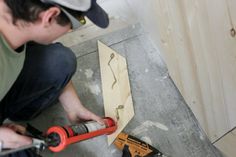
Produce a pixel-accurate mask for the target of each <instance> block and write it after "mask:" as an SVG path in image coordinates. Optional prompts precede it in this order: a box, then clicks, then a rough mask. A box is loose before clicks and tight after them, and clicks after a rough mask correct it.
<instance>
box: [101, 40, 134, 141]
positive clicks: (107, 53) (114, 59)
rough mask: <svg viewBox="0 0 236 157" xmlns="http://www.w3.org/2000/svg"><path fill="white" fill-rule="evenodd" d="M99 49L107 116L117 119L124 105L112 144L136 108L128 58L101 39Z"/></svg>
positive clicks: (111, 137)
mask: <svg viewBox="0 0 236 157" xmlns="http://www.w3.org/2000/svg"><path fill="white" fill-rule="evenodd" d="M98 50H99V61H100V69H101V79H102V91H103V101H104V107H105V116H107V117H112V118H113V119H116V120H117V111H116V109H117V107H118V106H119V105H123V106H124V108H123V109H119V111H118V112H119V120H117V124H118V129H117V131H116V132H115V133H113V134H112V135H109V136H108V144H109V145H110V144H111V143H112V142H113V141H114V139H115V138H116V137H117V135H118V134H119V133H120V132H121V131H122V130H123V129H124V128H125V126H126V125H127V124H128V123H129V121H130V120H131V119H132V118H133V116H134V108H133V101H132V95H131V90H130V83H129V76H128V70H127V63H126V59H125V58H124V57H122V56H120V55H119V54H118V53H116V52H115V51H114V50H112V49H111V48H109V47H108V46H106V45H105V44H103V43H101V42H100V41H98Z"/></svg>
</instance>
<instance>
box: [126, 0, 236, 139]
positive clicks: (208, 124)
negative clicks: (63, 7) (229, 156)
mask: <svg viewBox="0 0 236 157" xmlns="http://www.w3.org/2000/svg"><path fill="white" fill-rule="evenodd" d="M126 1H127V3H128V4H129V7H130V8H132V10H133V12H134V14H135V15H136V17H137V18H138V19H139V21H140V22H141V23H142V24H143V26H144V27H145V29H146V31H147V32H148V33H149V34H150V37H151V38H152V39H153V42H154V43H155V44H156V46H157V47H159V48H160V51H161V54H162V56H163V58H164V60H165V62H166V64H167V66H168V70H169V73H170V76H171V77H172V79H173V81H174V82H175V84H176V86H177V87H178V89H179V90H180V92H181V94H182V95H183V97H184V98H185V100H186V102H187V103H188V105H189V106H190V108H191V109H192V110H193V112H194V114H195V115H196V117H197V119H198V120H199V122H200V124H201V126H202V127H203V129H204V130H205V132H206V133H207V134H208V136H209V137H210V139H211V140H212V141H214V140H216V139H217V138H219V137H220V136H222V135H223V134H224V133H226V132H227V131H228V130H230V129H231V128H233V127H234V126H236V114H235V112H236V105H234V104H235V102H236V83H235V82H236V68H235V67H236V44H235V41H236V38H235V37H232V36H231V34H230V29H231V27H232V26H231V25H230V23H231V22H230V18H229V14H231V19H232V21H233V22H234V24H235V26H236V1H233V0H214V3H212V2H213V1H205V0H149V1H143V0H126ZM227 3H228V5H227ZM227 6H228V7H227Z"/></svg>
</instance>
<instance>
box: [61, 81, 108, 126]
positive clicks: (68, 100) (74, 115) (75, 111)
mask: <svg viewBox="0 0 236 157" xmlns="http://www.w3.org/2000/svg"><path fill="white" fill-rule="evenodd" d="M59 100H60V102H61V103H62V106H63V108H64V109H65V111H66V112H67V115H68V118H69V120H70V121H71V122H79V121H80V120H94V121H97V122H98V123H100V124H104V122H103V119H102V118H101V117H99V116H97V115H95V114H94V113H92V112H91V111H89V110H88V109H86V108H85V107H84V106H83V105H82V103H81V102H80V100H79V97H78V95H77V93H76V91H75V89H74V87H73V84H72V82H71V81H70V82H69V83H68V85H67V86H66V87H65V89H64V91H63V92H62V94H61V95H60V97H59Z"/></svg>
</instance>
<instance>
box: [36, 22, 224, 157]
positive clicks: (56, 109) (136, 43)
mask: <svg viewBox="0 0 236 157" xmlns="http://www.w3.org/2000/svg"><path fill="white" fill-rule="evenodd" d="M98 39H99V40H101V41H102V42H104V43H105V44H106V45H108V46H110V47H111V48H112V49H114V50H116V51H117V52H118V53H120V54H121V55H123V56H124V57H126V58H127V63H128V69H129V77H130V84H131V90H132V95H133V101H134V108H135V117H134V118H133V119H132V121H131V122H130V123H129V125H128V126H127V127H126V128H125V130H124V131H125V132H127V133H130V134H132V135H135V136H137V137H138V138H142V139H145V140H147V141H148V142H150V143H152V145H153V146H155V147H156V148H158V149H160V150H161V151H162V152H164V153H166V154H167V155H169V156H173V157H220V156H221V155H220V153H219V152H218V150H216V149H215V148H214V147H213V146H212V145H211V143H210V142H209V140H208V139H207V137H206V135H205V133H204V132H203V131H202V130H201V128H200V126H199V124H198V122H197V120H196V119H195V117H194V115H193V113H192V112H191V110H190V109H189V108H188V106H187V105H186V104H185V102H184V100H183V98H182V96H181V95H180V93H179V92H178V90H177V89H176V87H175V85H174V84H173V82H172V80H171V78H170V77H169V75H168V71H167V68H166V65H165V64H164V63H163V61H162V59H161V57H160V55H159V53H158V51H157V50H156V49H155V48H154V46H153V45H152V44H151V42H150V40H149V38H148V37H147V36H146V35H145V33H144V32H143V30H142V28H141V27H140V25H135V27H134V26H131V27H128V28H126V29H124V30H120V31H117V32H113V33H111V34H108V35H106V36H101V37H99V38H97V39H93V40H90V41H86V42H84V43H81V44H78V45H75V46H73V47H72V49H73V50H74V52H75V53H76V56H77V57H78V68H77V72H76V74H75V76H74V78H73V81H74V84H75V86H76V89H77V91H78V93H79V96H80V98H81V100H82V102H83V104H84V105H85V106H86V107H87V108H89V109H90V110H92V111H93V112H95V113H97V114H99V115H101V116H103V115H104V111H103V100H102V91H101V76H100V69H99V60H98V52H97V44H96V41H97V40H98ZM32 124H33V125H35V126H37V127H38V128H40V129H42V130H46V129H47V128H48V127H49V126H52V125H63V124H68V121H67V119H66V116H65V113H64V111H63V109H62V108H61V107H60V105H59V104H57V105H55V106H53V107H52V108H50V109H49V110H47V111H46V112H44V113H43V114H42V115H41V116H40V117H38V118H37V119H35V120H34V121H32ZM165 126H166V128H165ZM167 128H168V130H167ZM44 155H45V156H48V157H49V156H50V157H51V156H56V157H65V156H73V157H121V152H120V151H118V150H116V149H115V147H114V146H110V147H108V146H107V143H106V137H105V136H101V137H97V138H94V139H91V140H88V141H84V142H81V143H78V144H74V145H72V146H70V147H68V148H67V149H66V150H65V151H63V152H61V153H56V154H53V153H51V152H49V151H46V152H44Z"/></svg>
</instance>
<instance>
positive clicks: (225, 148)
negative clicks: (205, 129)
mask: <svg viewBox="0 0 236 157" xmlns="http://www.w3.org/2000/svg"><path fill="white" fill-rule="evenodd" d="M214 145H215V146H216V147H217V148H218V149H219V150H220V151H221V152H222V153H223V154H224V155H225V156H226V157H234V156H235V154H236V149H235V145H236V128H235V129H234V130H232V131H230V132H229V133H228V134H226V135H225V136H224V137H222V138H221V139H220V140H218V141H217V142H216V143H215V144H214Z"/></svg>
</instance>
